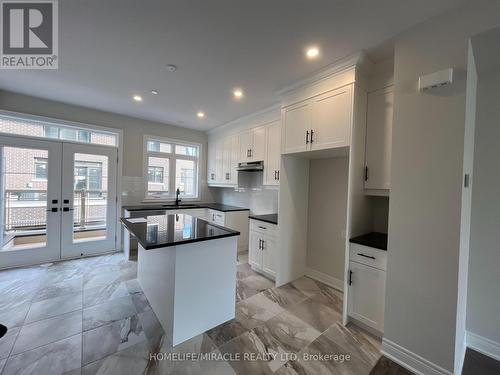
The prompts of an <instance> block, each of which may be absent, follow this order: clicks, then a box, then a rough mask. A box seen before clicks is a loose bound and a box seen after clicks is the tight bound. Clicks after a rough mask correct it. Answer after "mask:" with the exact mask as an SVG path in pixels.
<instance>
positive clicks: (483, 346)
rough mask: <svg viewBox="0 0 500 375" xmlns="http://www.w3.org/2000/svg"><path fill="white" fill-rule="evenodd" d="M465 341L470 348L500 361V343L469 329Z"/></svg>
mask: <svg viewBox="0 0 500 375" xmlns="http://www.w3.org/2000/svg"><path fill="white" fill-rule="evenodd" d="M465 343H466V345H467V346H468V347H469V348H471V349H474V350H476V351H478V352H479V353H482V354H484V355H487V356H488V357H491V358H494V359H496V360H497V361H500V343H498V342H496V341H493V340H490V339H488V338H486V337H484V336H479V335H476V334H475V333H472V332H468V331H467V332H466V334H465Z"/></svg>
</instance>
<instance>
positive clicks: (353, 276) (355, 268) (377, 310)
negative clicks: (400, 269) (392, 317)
mask: <svg viewBox="0 0 500 375" xmlns="http://www.w3.org/2000/svg"><path fill="white" fill-rule="evenodd" d="M386 253H387V252H386V251H384V250H379V249H374V248H371V247H366V246H361V245H356V244H351V252H350V260H349V274H348V275H347V279H348V284H349V296H348V315H349V316H350V317H352V318H354V319H356V320H357V321H359V322H361V323H363V324H365V325H367V326H368V327H371V328H373V329H375V330H377V331H379V332H380V333H383V332H384V309H385V279H386V271H385V265H386V263H385V262H386V257H387V254H386Z"/></svg>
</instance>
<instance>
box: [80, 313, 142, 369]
mask: <svg viewBox="0 0 500 375" xmlns="http://www.w3.org/2000/svg"><path fill="white" fill-rule="evenodd" d="M146 340H147V339H146V335H145V334H144V330H143V329H142V325H141V323H140V321H139V317H138V316H137V315H134V316H131V317H128V318H125V319H122V320H119V321H116V322H114V323H111V324H107V325H105V326H101V327H98V328H96V329H93V330H90V331H86V332H84V333H83V358H82V364H83V365H86V364H89V363H91V362H95V361H97V360H99V359H102V358H104V357H107V356H108V355H111V354H113V353H116V352H118V351H121V350H123V349H126V348H128V347H130V346H133V345H135V344H138V343H140V342H142V341H146Z"/></svg>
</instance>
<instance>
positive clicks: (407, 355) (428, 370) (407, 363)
mask: <svg viewBox="0 0 500 375" xmlns="http://www.w3.org/2000/svg"><path fill="white" fill-rule="evenodd" d="M382 354H383V355H385V356H386V357H387V358H389V359H391V360H393V361H394V362H396V363H398V364H400V365H401V366H403V367H405V368H407V369H408V370H410V371H412V372H414V373H415V374H419V375H453V373H452V372H451V371H449V370H446V369H444V368H442V367H440V366H438V365H436V364H434V363H432V362H430V361H428V360H427V359H425V358H423V357H420V356H419V355H417V354H415V353H413V352H411V351H409V350H407V349H405V348H403V347H402V346H400V345H398V344H396V343H394V342H392V341H390V340H387V339H386V338H384V339H382Z"/></svg>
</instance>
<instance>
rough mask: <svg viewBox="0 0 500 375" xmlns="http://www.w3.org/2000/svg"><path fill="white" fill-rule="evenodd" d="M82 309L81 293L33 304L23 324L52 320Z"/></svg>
mask: <svg viewBox="0 0 500 375" xmlns="http://www.w3.org/2000/svg"><path fill="white" fill-rule="evenodd" d="M81 309H82V292H78V293H73V294H67V295H63V296H59V297H55V298H50V299H46V300H43V301H39V302H35V303H33V304H32V305H31V307H30V310H29V312H28V315H27V316H26V320H25V323H24V324H28V323H33V322H36V321H38V320H43V319H47V318H52V317H54V316H58V315H62V314H66V313H69V312H72V311H76V310H81Z"/></svg>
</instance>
